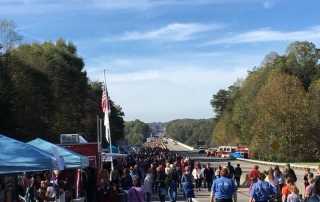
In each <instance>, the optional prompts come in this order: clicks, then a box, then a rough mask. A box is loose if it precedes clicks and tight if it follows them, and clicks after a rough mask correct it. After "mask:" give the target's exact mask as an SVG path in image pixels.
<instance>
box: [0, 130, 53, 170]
mask: <svg viewBox="0 0 320 202" xmlns="http://www.w3.org/2000/svg"><path fill="white" fill-rule="evenodd" d="M0 149H1V152H0V162H1V166H0V174H5V173H19V172H32V171H41V170H58V169H59V168H58V164H57V161H56V159H55V158H54V157H52V155H47V154H45V153H46V152H44V151H41V150H40V149H36V148H35V147H33V146H31V145H28V144H26V143H24V142H20V141H18V140H15V139H11V138H9V137H6V136H4V135H1V134H0Z"/></svg>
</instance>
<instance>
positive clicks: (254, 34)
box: [206, 26, 320, 45]
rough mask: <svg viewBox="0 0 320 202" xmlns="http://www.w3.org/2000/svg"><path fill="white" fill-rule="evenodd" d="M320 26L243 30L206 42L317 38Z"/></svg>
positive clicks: (230, 42) (225, 42) (319, 33)
mask: <svg viewBox="0 0 320 202" xmlns="http://www.w3.org/2000/svg"><path fill="white" fill-rule="evenodd" d="M319 39H320V26H315V27H312V28H310V29H307V30H301V31H291V32H284V31H274V30H271V29H269V28H263V29H259V30H254V31H249V32H244V33H240V34H234V35H230V34H229V35H228V37H225V38H220V39H216V40H214V41H211V42H209V43H207V44H206V45H212V44H235V43H254V42H267V41H295V40H319Z"/></svg>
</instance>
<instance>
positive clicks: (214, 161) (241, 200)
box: [167, 140, 305, 202]
mask: <svg viewBox="0 0 320 202" xmlns="http://www.w3.org/2000/svg"><path fill="white" fill-rule="evenodd" d="M167 148H168V149H169V150H170V151H172V152H177V153H179V154H181V155H182V156H189V157H191V158H192V159H194V160H195V161H196V162H200V163H201V164H204V163H210V164H211V167H217V166H218V165H221V166H222V167H224V166H227V165H228V162H230V163H231V165H233V166H234V167H236V165H237V164H240V167H241V168H242V172H243V175H245V174H247V173H249V172H250V170H251V169H252V168H253V166H254V164H251V163H247V162H244V161H240V160H236V159H222V158H214V157H207V156H206V155H205V154H199V152H198V151H190V150H189V149H187V148H185V147H183V146H182V145H179V144H178V145H175V144H174V143H173V141H172V140H168V144H167ZM268 169H269V167H268V166H265V165H259V170H260V171H264V170H268ZM295 173H296V175H297V178H298V182H299V183H303V176H304V173H305V171H304V170H295ZM247 189H248V187H244V186H241V187H240V188H239V191H238V202H245V201H246V202H247V201H248V196H247V194H246V192H247ZM204 190H205V189H204V188H203V189H201V192H195V194H196V198H195V201H198V202H208V201H209V196H210V193H209V192H208V191H204ZM301 192H302V190H300V193H301Z"/></svg>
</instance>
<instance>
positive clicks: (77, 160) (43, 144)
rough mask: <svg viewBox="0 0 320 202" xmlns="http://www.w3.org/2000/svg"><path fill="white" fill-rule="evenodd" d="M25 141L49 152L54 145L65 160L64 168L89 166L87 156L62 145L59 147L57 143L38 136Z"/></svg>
mask: <svg viewBox="0 0 320 202" xmlns="http://www.w3.org/2000/svg"><path fill="white" fill-rule="evenodd" d="M27 143H28V144H30V145H33V146H35V147H37V148H39V149H42V150H44V151H47V152H49V153H53V151H52V147H56V149H57V151H58V153H59V155H60V156H62V157H63V158H64V160H65V167H66V168H76V169H80V168H85V167H87V166H89V159H88V157H87V156H83V155H80V154H77V153H75V152H73V151H71V150H68V149H66V148H64V147H61V146H59V145H56V144H53V143H50V142H47V141H45V140H42V139H40V138H37V139H35V140H32V141H30V142H27Z"/></svg>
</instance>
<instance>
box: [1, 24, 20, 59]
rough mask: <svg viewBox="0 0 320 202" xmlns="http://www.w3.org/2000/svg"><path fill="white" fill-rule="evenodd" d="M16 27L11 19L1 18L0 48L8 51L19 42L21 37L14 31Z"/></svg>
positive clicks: (4, 51)
mask: <svg viewBox="0 0 320 202" xmlns="http://www.w3.org/2000/svg"><path fill="white" fill-rule="evenodd" d="M16 28H17V26H16V24H15V23H14V21H13V20H10V21H8V20H6V19H4V20H2V21H1V24H0V50H1V49H3V53H8V51H9V50H10V49H12V48H13V47H14V46H15V45H17V44H18V43H19V42H21V40H22V37H21V36H19V35H18V33H17V32H16V31H15V30H16Z"/></svg>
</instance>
